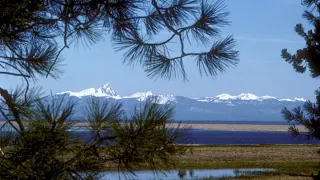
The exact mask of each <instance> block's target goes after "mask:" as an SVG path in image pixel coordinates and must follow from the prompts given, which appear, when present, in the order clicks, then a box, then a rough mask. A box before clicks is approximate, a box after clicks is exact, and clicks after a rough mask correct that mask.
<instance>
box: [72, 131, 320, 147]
mask: <svg viewBox="0 0 320 180" xmlns="http://www.w3.org/2000/svg"><path fill="white" fill-rule="evenodd" d="M75 132H77V133H78V134H80V136H81V138H82V139H90V137H91V134H90V133H89V132H87V131H81V130H78V131H75ZM186 139H187V141H178V142H176V143H179V144H203V145H246V144H247V145H254V144H320V141H319V140H316V139H312V140H306V139H302V138H293V137H292V135H291V133H289V132H269V131H267V132H264V131H218V130H197V129H191V130H189V131H188V136H187V138H186Z"/></svg>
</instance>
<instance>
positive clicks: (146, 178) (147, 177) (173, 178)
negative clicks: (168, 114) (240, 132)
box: [101, 168, 274, 180]
mask: <svg viewBox="0 0 320 180" xmlns="http://www.w3.org/2000/svg"><path fill="white" fill-rule="evenodd" d="M267 171H274V169H258V168H256V169H195V170H180V171H178V170H171V171H165V174H164V173H154V172H153V171H135V175H136V176H132V175H128V174H126V175H125V174H121V173H120V174H119V173H118V172H117V171H110V172H105V173H103V175H102V177H101V179H103V180H115V179H128V180H136V179H137V180H153V179H156V180H162V179H163V180H179V179H181V178H182V177H183V179H184V180H189V179H194V178H203V177H214V178H221V177H236V176H241V175H248V176H250V175H262V174H263V173H264V172H267Z"/></svg>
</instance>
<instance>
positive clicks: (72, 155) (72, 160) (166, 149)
mask: <svg viewBox="0 0 320 180" xmlns="http://www.w3.org/2000/svg"><path fill="white" fill-rule="evenodd" d="M74 107H75V104H74V103H73V102H66V101H65V100H64V98H63V97H62V98H61V97H56V96H53V97H50V98H49V97H47V98H46V99H38V100H35V101H34V104H31V106H30V107H29V109H30V111H32V115H31V116H25V117H24V118H25V121H24V122H23V123H24V127H25V129H24V130H23V131H21V130H20V131H16V132H15V135H14V137H12V135H11V134H2V138H1V141H0V142H1V143H0V145H2V146H1V148H2V149H4V150H3V152H4V154H2V155H0V159H1V161H0V177H2V178H3V179H73V178H74V179H87V178H88V179H90V178H91V177H93V175H91V176H88V177H87V178H84V177H82V176H83V175H88V174H89V172H94V171H99V169H100V168H102V167H103V166H104V164H105V163H108V162H113V163H115V164H116V165H117V166H118V168H119V170H124V171H126V170H128V171H130V172H131V170H132V168H134V167H137V166H138V165H139V164H141V163H142V164H143V163H145V164H149V165H150V167H152V168H153V169H158V168H161V167H163V166H167V167H168V166H170V165H174V162H172V161H171V160H170V159H169V156H168V155H170V154H175V153H183V152H184V148H180V147H177V146H174V145H173V142H175V141H176V140H178V139H179V138H180V137H183V136H184V130H183V129H181V128H180V127H170V128H169V127H166V125H167V123H168V122H169V120H170V118H171V117H172V115H173V107H172V106H170V105H160V104H157V100H156V99H149V100H147V101H146V102H145V103H143V106H142V107H140V108H138V107H137V108H136V109H135V111H134V113H133V114H132V116H131V117H130V120H132V121H131V123H120V121H119V120H123V117H124V116H123V111H122V109H121V105H117V104H116V105H111V104H108V102H107V101H101V100H99V99H96V98H93V99H92V100H91V101H89V102H88V104H87V105H86V106H85V111H84V112H85V115H86V116H85V117H86V120H87V122H88V123H89V126H88V127H87V128H88V132H90V131H91V132H93V138H92V139H90V140H89V141H86V140H85V141H83V140H80V139H78V138H77V137H76V136H75V135H74V134H70V131H69V130H70V128H72V123H71V122H70V119H71V118H72V114H73V109H74ZM30 114H31V113H30ZM80 172H81V173H82V174H81V175H80ZM89 175H90V174H89Z"/></svg>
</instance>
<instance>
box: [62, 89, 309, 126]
mask: <svg viewBox="0 0 320 180" xmlns="http://www.w3.org/2000/svg"><path fill="white" fill-rule="evenodd" d="M57 95H58V96H59V95H66V96H67V97H70V98H75V99H77V100H78V102H79V103H80V104H81V103H82V102H83V100H85V99H87V98H90V97H92V96H94V97H98V98H102V99H103V100H106V101H109V102H111V103H114V102H120V103H122V104H123V107H124V109H126V110H128V111H129V110H130V109H131V108H133V107H134V106H136V105H138V104H139V103H141V102H142V101H145V100H146V99H147V98H149V97H157V99H158V103H159V104H165V103H169V102H170V103H172V104H173V105H175V107H176V114H175V117H174V119H175V120H231V121H237V120H241V121H246V120H249V121H281V120H282V121H283V118H282V117H281V113H280V112H281V110H282V109H283V108H284V107H287V108H293V107H296V106H299V105H302V104H303V103H304V102H305V101H306V100H305V99H303V98H293V99H279V98H276V97H273V96H256V95H254V94H250V93H242V94H239V95H237V96H234V95H229V94H225V93H224V94H220V95H217V96H212V97H202V98H188V97H183V96H174V95H162V94H155V93H152V92H151V91H147V92H137V93H134V94H132V95H127V96H120V95H118V94H117V93H115V91H114V90H113V89H112V88H111V86H110V84H106V85H104V86H103V87H101V88H89V89H85V90H82V91H79V92H71V91H66V92H61V93H57ZM83 103H84V102H83ZM79 116H80V115H79Z"/></svg>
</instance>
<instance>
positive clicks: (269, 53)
mask: <svg viewBox="0 0 320 180" xmlns="http://www.w3.org/2000/svg"><path fill="white" fill-rule="evenodd" d="M300 2H301V1H300V0H267V1H262V0H241V1H239V0H226V1H225V3H226V5H227V9H228V10H229V11H230V13H231V16H230V18H229V19H230V21H231V25H230V26H228V27H226V28H224V29H223V30H222V34H223V35H234V37H235V39H236V41H237V46H236V49H237V50H238V51H239V52H240V63H239V65H238V66H237V67H236V68H229V69H227V71H226V72H225V73H223V74H220V75H219V76H218V77H217V78H211V77H206V76H203V77H200V75H199V72H198V70H197V68H196V64H195V63H194V62H193V61H190V60H186V61H185V62H184V63H185V66H186V70H187V74H188V78H189V81H188V82H182V80H181V79H173V80H170V81H169V80H164V79H158V80H156V81H155V80H154V79H150V78H148V77H146V74H145V73H144V72H143V69H142V68H140V67H138V66H136V67H134V68H132V67H128V66H125V65H123V64H122V62H121V59H122V54H121V52H120V53H115V50H114V49H113V46H112V43H111V42H110V40H109V39H108V37H107V36H106V38H105V40H104V41H101V42H99V43H97V44H95V45H93V46H91V47H90V48H82V47H81V46H80V47H79V48H70V49H67V50H66V51H64V53H63V57H64V59H65V61H64V62H63V64H65V66H64V67H63V70H64V73H63V74H62V75H61V77H60V79H58V80H54V79H40V80H39V81H38V83H39V84H40V85H41V86H42V87H43V89H44V90H45V91H46V92H50V91H52V92H53V93H57V92H62V91H68V90H70V91H80V90H83V89H87V88H91V87H94V88H98V87H101V86H103V85H104V84H105V83H107V82H110V83H111V86H112V88H113V89H114V90H115V92H116V93H117V94H119V95H121V96H124V95H130V94H133V93H135V92H144V91H152V92H154V93H159V94H172V95H182V96H187V97H205V96H216V95H218V94H221V93H228V94H231V95H238V94H240V93H252V94H255V95H258V96H262V95H270V96H275V97H279V98H293V97H302V98H306V99H311V100H313V99H314V97H315V96H314V90H315V89H316V88H318V87H319V85H318V83H319V80H316V79H312V78H311V77H310V75H309V72H307V73H305V74H299V73H296V72H295V71H294V69H293V68H292V66H291V65H290V64H288V63H286V62H285V61H284V60H283V59H281V57H280V54H281V50H282V49H283V48H288V50H289V51H290V52H295V50H297V49H298V48H301V47H304V41H303V39H301V38H300V37H299V36H298V35H297V34H296V33H295V32H294V30H293V29H294V26H295V25H296V24H297V23H299V22H302V23H304V24H306V23H305V22H306V21H305V20H304V19H302V18H301V15H302V12H303V10H304V7H303V6H302V5H301V3H300ZM0 82H1V86H2V87H5V88H13V87H15V86H16V85H18V84H19V83H21V82H22V81H21V80H20V79H18V78H10V77H8V76H3V75H1V76H0Z"/></svg>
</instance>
